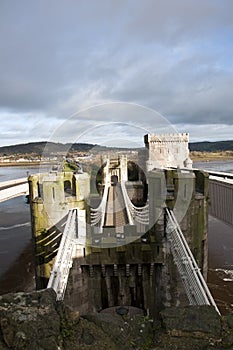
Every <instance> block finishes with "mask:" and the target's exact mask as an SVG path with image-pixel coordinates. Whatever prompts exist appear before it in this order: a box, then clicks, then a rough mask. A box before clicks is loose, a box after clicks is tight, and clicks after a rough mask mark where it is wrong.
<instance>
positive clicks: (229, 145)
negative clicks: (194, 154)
mask: <svg viewBox="0 0 233 350" xmlns="http://www.w3.org/2000/svg"><path fill="white" fill-rule="evenodd" d="M189 149H190V151H199V152H220V151H233V141H230V140H229V141H216V142H209V141H203V142H191V143H190V144H189Z"/></svg>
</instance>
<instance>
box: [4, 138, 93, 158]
mask: <svg viewBox="0 0 233 350" xmlns="http://www.w3.org/2000/svg"><path fill="white" fill-rule="evenodd" d="M45 146H46V150H48V153H57V152H65V151H66V150H67V149H70V150H78V151H89V150H90V149H92V148H93V147H95V145H93V144H89V143H75V144H62V143H54V142H46V141H43V142H29V143H25V144H19V145H12V146H3V147H0V155H13V154H37V155H42V154H43V152H44V148H45Z"/></svg>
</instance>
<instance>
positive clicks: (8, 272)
mask: <svg viewBox="0 0 233 350" xmlns="http://www.w3.org/2000/svg"><path fill="white" fill-rule="evenodd" d="M194 167H197V168H200V169H207V170H208V169H209V170H217V171H226V172H232V173H233V161H224V162H220V161H217V162H201V163H194ZM37 171H38V168H34V167H31V168H25V167H20V168H19V167H6V168H0V181H7V180H10V179H15V178H19V177H25V176H27V172H29V173H35V172H37ZM208 239H209V273H208V284H209V287H210V289H211V291H212V293H213V296H214V298H215V300H216V301H217V303H218V306H219V308H220V310H221V311H222V313H226V312H233V227H231V226H229V225H226V224H224V223H222V222H221V221H219V220H217V219H215V218H212V217H210V218H209V236H208ZM33 273H34V267H33V252H32V245H31V226H30V210H29V205H28V204H26V202H25V199H24V197H18V198H15V199H11V200H9V201H7V202H4V203H0V294H2V293H5V292H9V291H18V290H30V289H33V288H34V276H33Z"/></svg>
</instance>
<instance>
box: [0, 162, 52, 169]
mask: <svg viewBox="0 0 233 350" xmlns="http://www.w3.org/2000/svg"><path fill="white" fill-rule="evenodd" d="M55 164H57V163H53V162H0V167H2V168H3V167H21V166H22V167H25V166H26V167H30V166H33V167H34V166H38V167H40V166H41V165H55Z"/></svg>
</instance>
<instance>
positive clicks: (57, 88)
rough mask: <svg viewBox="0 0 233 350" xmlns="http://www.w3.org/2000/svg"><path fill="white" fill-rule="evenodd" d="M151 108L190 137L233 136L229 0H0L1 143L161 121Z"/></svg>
mask: <svg viewBox="0 0 233 350" xmlns="http://www.w3.org/2000/svg"><path fill="white" fill-rule="evenodd" d="M111 102H121V103H120V104H117V103H113V104H112V105H111V108H104V110H101V113H100V110H99V109H98V108H99V107H97V110H98V111H97V112H96V109H95V108H89V107H92V106H94V105H101V104H106V103H107V104H109V103H111ZM122 102H125V103H126V109H125V110H124V112H122V109H121V108H119V106H122ZM138 105H139V106H138ZM141 105H142V106H145V108H142V107H140V106H141ZM129 106H130V111H129ZM137 106H138V107H137ZM131 107H132V108H131ZM86 108H89V109H87V110H86ZM151 109H152V110H156V111H158V113H159V115H160V114H161V115H163V116H164V117H165V118H166V120H167V121H168V124H169V123H170V125H171V128H172V127H174V128H175V129H176V130H177V131H178V132H189V133H190V139H191V141H197V140H198V141H199V140H200V141H202V140H210V141H212V140H224V139H233V1H232V0H143V1H142V0H124V1H123V0H92V1H91V0H86V1H84V0H83V1H82V0H56V1H55V0H38V1H31V0H21V1H14V0H2V1H1V2H0V122H1V127H0V131H1V139H0V145H9V144H16V143H22V142H30V141H41V140H49V139H52V135H54V132H55V134H56V137H57V139H58V140H59V137H60V140H61V141H70V139H69V136H70V135H71V131H73V133H74V130H75V135H76V136H74V137H73V138H74V139H75V137H76V138H77V135H79V134H82V133H83V134H84V135H85V134H86V135H88V133H85V130H87V129H90V128H93V127H95V125H102V124H106V123H108V122H109V121H111V122H117V121H119V122H121V124H120V125H118V126H117V127H115V126H114V124H110V125H109V128H108V129H107V127H105V128H102V130H103V131H104V132H103V135H100V134H101V132H100V130H101V128H99V129H98V128H97V129H98V132H96V133H95V132H92V133H91V134H90V135H92V136H91V137H90V135H89V137H86V139H85V137H84V138H83V139H82V141H83V140H84V141H90V142H93V141H95V136H96V137H97V136H98V137H100V136H102V138H103V136H106V134H108V135H112V136H113V135H114V134H115V135H116V133H118V132H119V133H120V130H121V131H122V133H123V134H124V137H126V138H127V137H128V136H127V135H128V134H130V133H132V134H133V131H132V130H128V131H127V132H126V130H125V128H124V123H130V125H134V124H135V125H137V127H139V128H140V127H142V128H145V129H147V130H151V129H152V130H153V132H155V131H156V130H157V127H158V131H159V130H160V129H159V123H160V121H159V120H158V118H157V117H156V116H155V118H154V120H153V112H152V111H151ZM80 111H81V112H80ZM87 111H88V112H87ZM148 111H151V112H150V113H149V112H148ZM77 112H79V113H77ZM147 112H148V113H147ZM75 113H77V114H75ZM74 115H75V117H74ZM155 115H157V116H158V114H157V113H155ZM70 116H73V117H71V119H69V118H70ZM161 118H162V117H161ZM67 120H72V123H70V125H72V130H70V129H69V128H67V125H66V121H67ZM74 121H75V123H74ZM164 123H165V124H166V123H167V122H166V121H165V119H164ZM56 130H59V132H57V133H56ZM135 134H136V133H135ZM58 135H59V137H58ZM56 137H55V138H56ZM109 138H111V137H110V136H109Z"/></svg>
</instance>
